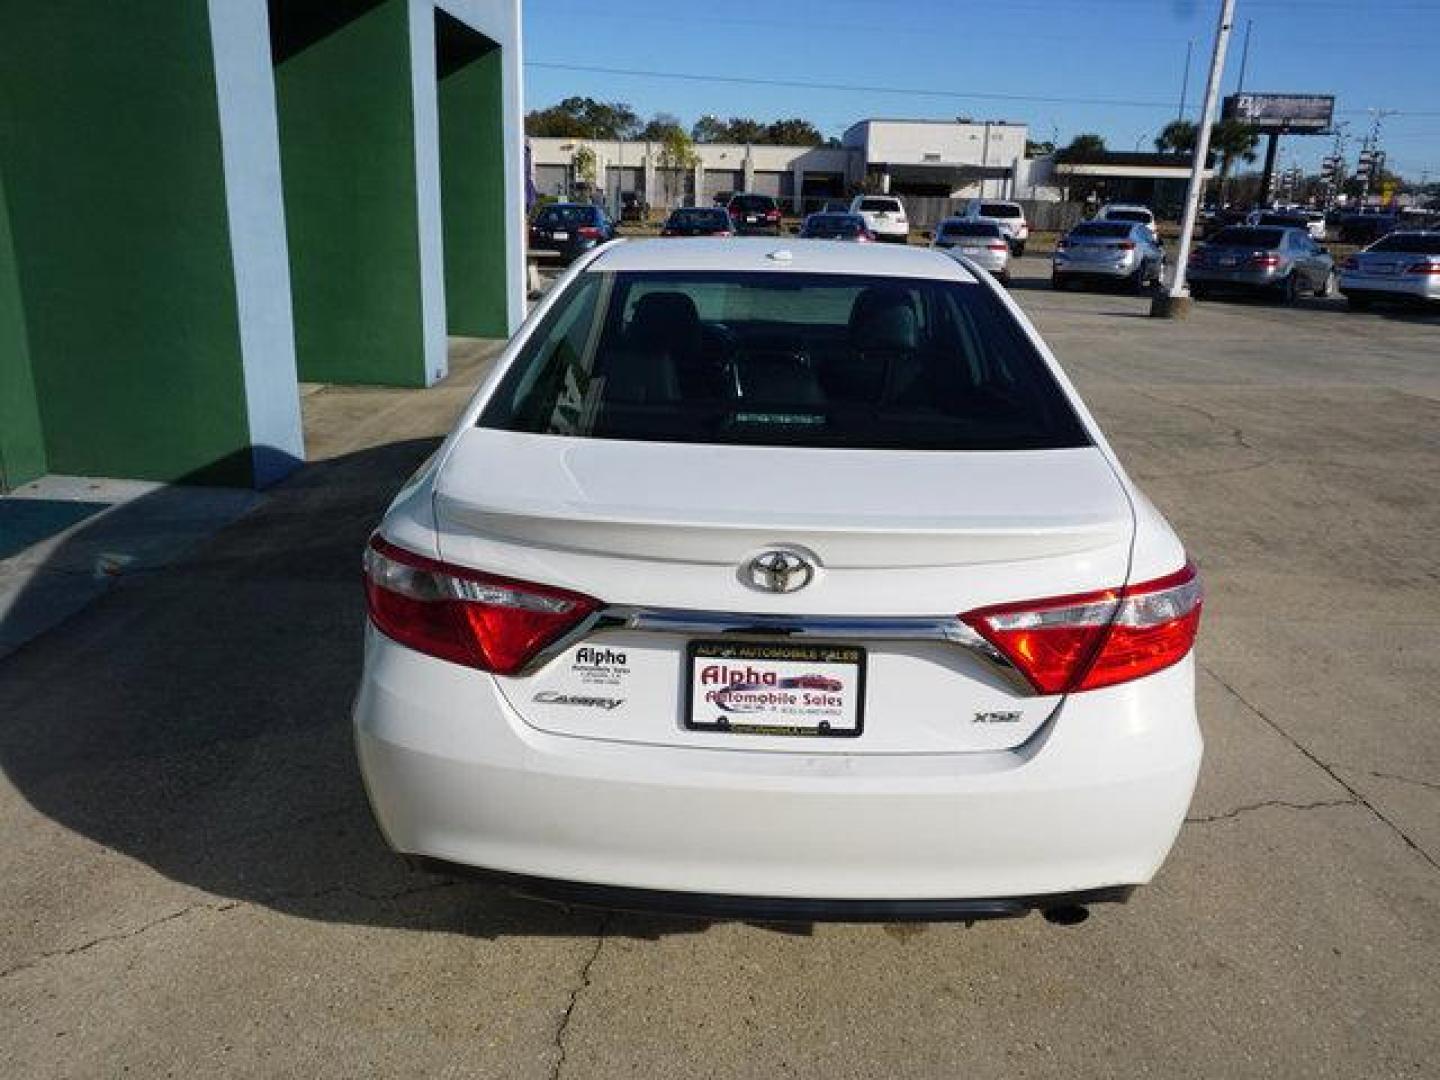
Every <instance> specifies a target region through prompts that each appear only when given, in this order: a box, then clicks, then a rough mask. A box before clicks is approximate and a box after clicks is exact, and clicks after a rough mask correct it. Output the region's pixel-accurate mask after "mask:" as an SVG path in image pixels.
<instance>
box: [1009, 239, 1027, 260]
mask: <svg viewBox="0 0 1440 1080" xmlns="http://www.w3.org/2000/svg"><path fill="white" fill-rule="evenodd" d="M1010 253H1011V254H1012V255H1014V256H1015V257H1016V258H1017V259H1018V258H1019V257H1020V256H1021V255H1024V254H1025V241H1024V240H1019V241H1017V242H1015V243H1013V244H1011V245H1010Z"/></svg>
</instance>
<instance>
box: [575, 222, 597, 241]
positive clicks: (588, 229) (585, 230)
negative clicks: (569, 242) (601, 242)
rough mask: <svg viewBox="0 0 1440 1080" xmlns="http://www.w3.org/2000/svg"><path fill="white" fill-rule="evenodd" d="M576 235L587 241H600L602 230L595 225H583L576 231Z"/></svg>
mask: <svg viewBox="0 0 1440 1080" xmlns="http://www.w3.org/2000/svg"><path fill="white" fill-rule="evenodd" d="M575 235H576V236H579V237H581V238H582V239H585V240H598V239H600V230H599V229H597V228H596V227H595V226H594V225H581V226H580V228H578V229H576V230H575Z"/></svg>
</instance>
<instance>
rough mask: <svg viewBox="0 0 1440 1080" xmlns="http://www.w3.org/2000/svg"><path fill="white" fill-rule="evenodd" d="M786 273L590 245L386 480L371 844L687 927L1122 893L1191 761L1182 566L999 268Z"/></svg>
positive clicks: (750, 252)
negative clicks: (445, 425) (429, 452)
mask: <svg viewBox="0 0 1440 1080" xmlns="http://www.w3.org/2000/svg"><path fill="white" fill-rule="evenodd" d="M776 254H777V252H776V250H775V246H774V242H773V241H762V240H746V239H737V240H734V241H731V242H728V243H726V244H716V243H714V242H712V241H708V240H666V241H661V240H653V241H638V242H635V243H629V244H617V245H614V246H610V247H606V248H604V249H602V250H601V251H599V252H596V253H594V254H593V255H592V256H590V257H588V258H587V259H586V260H585V262H584V263H582V264H581V265H580V266H579V267H578V268H577V270H576V272H575V273H574V274H573V275H571V277H570V278H569V279H568V280H567V281H565V282H564V283H563V284H562V285H560V286H559V287H558V288H556V289H554V290H552V291H551V293H550V294H548V295H547V296H546V298H545V299H544V300H543V301H541V304H540V307H539V308H538V310H537V311H536V312H535V317H533V318H531V319H528V320H527V321H526V322H525V324H524V326H523V328H522V329H521V331H520V334H519V336H518V337H517V338H516V339H515V340H514V341H512V342H511V343H510V345H509V346H508V347H507V348H506V349H505V351H504V352H503V353H502V354H501V355H500V357H499V358H498V359H497V360H496V368H495V372H494V377H493V378H490V379H487V380H485V383H484V385H483V387H482V388H481V389H480V390H479V391H478V393H477V394H476V396H475V398H474V399H473V400H472V401H471V403H470V404H469V406H468V407H467V408H466V409H465V410H464V412H463V414H462V415H461V417H460V419H459V421H458V423H457V424H456V426H455V428H454V430H453V431H452V433H451V434H450V436H449V438H448V439H446V440H445V442H444V443H443V444H442V446H441V448H440V449H439V450H438V451H437V453H436V454H435V455H434V456H433V457H432V458H431V459H430V460H429V462H428V463H427V464H426V465H425V466H424V467H423V468H422V469H421V471H420V472H419V473H418V474H417V475H416V476H415V477H413V478H411V480H410V481H409V482H408V483H407V484H406V486H405V487H404V489H403V490H402V491H401V493H400V494H399V495H398V496H397V497H396V500H395V502H394V503H393V504H392V505H391V507H390V509H389V511H388V512H387V513H386V514H385V516H384V519H383V520H382V521H381V522H380V524H379V527H378V528H377V529H376V531H375V533H374V534H373V536H372V537H371V540H370V542H369V544H368V546H367V551H366V554H365V578H366V598H367V602H368V611H369V623H368V627H367V629H366V634H365V661H364V669H363V674H362V676H361V681H360V688H359V694H358V697H357V700H356V704H355V712H354V720H355V734H356V748H357V753H358V756H359V761H360V767H361V771H362V773H363V775H364V780H365V790H366V792H367V793H368V796H369V799H370V803H371V806H372V807H373V809H374V812H375V815H376V817H377V819H378V821H379V824H380V831H381V833H382V835H383V836H384V837H385V839H386V840H387V841H388V843H389V844H390V845H391V847H393V848H394V849H395V850H397V851H398V852H401V853H404V854H406V855H408V856H411V857H413V858H415V859H417V860H419V861H421V862H422V863H424V862H429V863H431V864H440V865H449V866H452V867H457V866H458V867H460V868H468V869H471V870H479V871H480V872H485V873H489V874H490V875H491V876H492V877H494V878H496V879H498V880H499V881H501V882H502V883H507V884H509V885H511V886H512V887H516V888H519V889H521V890H523V891H525V892H526V893H529V894H531V895H541V896H545V895H550V896H564V897H568V898H569V899H570V901H571V902H587V901H588V902H591V903H598V904H600V905H602V906H604V905H609V906H615V907H623V908H633V907H641V908H662V909H668V910H672V911H685V912H688V913H690V914H692V915H698V916H719V917H725V918H736V917H740V918H754V919H804V920H807V921H810V920H815V919H827V918H828V919H877V918H883V919H886V920H894V919H899V918H915V919H925V920H933V919H947V918H951V919H969V918H974V917H976V916H977V915H992V916H993V915H1012V914H1021V913H1023V912H1025V911H1027V910H1029V909H1033V908H1041V909H1049V908H1073V906H1074V905H1075V904H1077V903H1079V904H1083V903H1092V902H1096V901H1102V900H1119V899H1123V898H1124V897H1126V896H1127V895H1128V894H1129V893H1130V891H1131V890H1132V889H1133V888H1134V887H1135V886H1137V885H1140V884H1142V883H1144V882H1146V881H1148V880H1149V879H1150V877H1151V876H1152V875H1153V874H1154V873H1155V872H1156V870H1157V869H1158V868H1159V866H1160V864H1161V863H1162V862H1163V860H1164V858H1165V856H1166V854H1167V853H1168V851H1169V850H1170V847H1171V845H1172V844H1173V842H1174V840H1175V838H1176V835H1177V833H1178V832H1179V830H1180V827H1181V824H1182V823H1183V821H1184V818H1185V814H1186V810H1187V807H1188V806H1189V803H1190V799H1191V795H1192V793H1193V790H1194V786H1195V780H1196V775H1197V771H1198V768H1199V765H1200V758H1201V752H1202V747H1201V735H1200V729H1199V726H1198V724H1197V721H1196V711H1195V671H1196V669H1195V661H1194V656H1193V644H1194V641H1195V636H1196V632H1197V628H1198V624H1199V619H1200V613H1201V604H1202V594H1201V586H1200V582H1199V580H1198V578H1197V575H1196V571H1195V569H1194V567H1193V566H1192V565H1191V564H1190V562H1189V561H1188V560H1187V558H1186V555H1185V551H1184V548H1183V547H1182V545H1181V543H1180V541H1179V540H1178V539H1177V537H1176V536H1175V534H1174V532H1173V531H1172V530H1171V528H1170V526H1169V525H1168V524H1167V523H1166V522H1165V520H1164V519H1163V518H1162V517H1161V516H1160V514H1159V512H1158V511H1157V510H1156V509H1155V508H1154V506H1153V505H1152V504H1151V503H1150V501H1149V500H1147V499H1146V498H1144V497H1143V496H1142V495H1141V493H1140V492H1139V491H1138V489H1137V488H1136V486H1135V484H1134V483H1133V481H1131V479H1130V478H1129V477H1128V476H1127V475H1126V473H1125V471H1124V469H1123V467H1122V466H1121V464H1120V462H1119V461H1118V460H1117V458H1116V457H1115V454H1114V452H1113V451H1112V450H1111V448H1110V446H1109V444H1108V443H1107V442H1106V440H1105V438H1104V436H1103V435H1102V434H1101V432H1100V431H1099V429H1098V427H1097V426H1096V424H1095V422H1094V420H1093V419H1092V418H1091V416H1090V413H1089V412H1088V411H1087V410H1086V409H1085V407H1084V406H1083V404H1082V403H1081V401H1080V399H1079V397H1078V395H1077V394H1076V392H1075V390H1074V389H1073V387H1072V386H1071V384H1070V383H1069V382H1068V381H1067V380H1066V379H1065V378H1064V377H1063V376H1062V374H1061V371H1060V368H1059V365H1058V363H1057V362H1056V360H1055V358H1054V356H1053V355H1051V353H1050V351H1049V350H1048V349H1047V348H1046V347H1045V346H1044V345H1043V344H1042V342H1041V340H1040V338H1039V337H1038V335H1037V332H1036V330H1035V328H1034V327H1033V326H1032V325H1031V324H1030V322H1029V321H1028V319H1027V318H1026V316H1025V315H1024V314H1023V313H1022V312H1021V311H1020V310H1019V309H1018V308H1016V307H1015V306H1013V305H1011V304H1010V303H1008V301H1007V299H1006V297H1005V296H1004V294H1003V292H1002V290H1001V289H1000V288H999V286H998V285H996V284H995V283H994V282H993V281H991V280H990V279H988V278H986V277H977V276H976V275H975V274H973V273H972V272H971V271H970V270H969V269H967V268H966V267H965V266H964V265H963V264H961V263H960V262H958V261H957V260H955V259H951V258H947V257H945V256H944V255H942V254H940V253H939V252H936V251H931V250H925V249H921V248H897V247H885V246H881V245H857V244H796V245H794V246H793V248H792V249H790V250H789V251H788V252H787V257H786V258H784V259H776V258H775V256H776ZM955 612H960V613H962V614H958V615H957V614H954V613H955ZM807 676H822V677H823V678H825V679H826V680H831V682H829V683H827V689H826V690H825V691H824V692H820V691H811V692H808V693H807V692H805V691H802V690H798V689H797V690H793V691H787V690H785V688H784V684H785V680H787V679H792V678H803V677H807ZM835 684H838V686H837V685H835ZM739 687H746V688H747V689H745V690H743V691H742V690H740V689H738V688H739Z"/></svg>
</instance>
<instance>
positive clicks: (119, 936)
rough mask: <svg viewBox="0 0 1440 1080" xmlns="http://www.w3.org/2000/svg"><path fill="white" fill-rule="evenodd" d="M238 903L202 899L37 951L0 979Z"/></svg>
mask: <svg viewBox="0 0 1440 1080" xmlns="http://www.w3.org/2000/svg"><path fill="white" fill-rule="evenodd" d="M240 905H241V901H239V900H226V901H223V902H222V903H218V904H217V903H211V902H208V901H203V900H202V901H200V902H198V903H194V904H190V905H188V906H187V907H183V908H181V909H180V910H178V911H172V912H170V913H169V914H168V915H162V916H160V917H159V918H158V919H151V920H150V921H149V922H147V923H142V924H141V925H140V926H136V927H132V928H131V929H129V930H122V931H120V932H118V933H113V934H99V935H97V936H96V937H93V938H91V939H90V940H89V941H84V942H81V943H80V944H79V945H72V946H70V947H69V948H68V949H51V950H49V951H47V952H42V953H38V954H36V955H35V956H32V957H31V958H30V959H28V960H22V961H20V962H19V963H18V964H12V965H11V966H10V967H7V968H5V969H4V970H0V979H8V978H9V977H10V976H11V975H16V974H19V973H20V972H22V971H26V970H28V969H30V968H32V967H36V966H38V965H40V964H43V963H45V961H47V960H53V959H55V958H56V957H63V956H76V955H78V954H79V953H83V952H89V951H90V950H91V949H93V948H95V947H96V946H97V945H105V944H108V943H110V942H113V941H128V940H129V939H130V938H136V937H139V936H140V935H141V934H147V933H149V932H150V931H151V930H154V929H155V928H156V927H157V926H164V925H165V924H166V923H172V922H175V921H177V920H179V919H183V918H185V917H187V916H189V915H191V914H193V913H194V912H197V911H230V910H231V909H232V908H237V907H239V906H240Z"/></svg>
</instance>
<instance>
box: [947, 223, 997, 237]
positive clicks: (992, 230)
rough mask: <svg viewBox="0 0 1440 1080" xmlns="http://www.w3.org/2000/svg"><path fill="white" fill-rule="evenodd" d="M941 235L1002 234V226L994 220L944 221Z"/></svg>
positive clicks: (992, 235) (995, 235)
mask: <svg viewBox="0 0 1440 1080" xmlns="http://www.w3.org/2000/svg"><path fill="white" fill-rule="evenodd" d="M940 235H941V236H988V237H991V238H995V237H998V236H999V235H1000V226H999V225H996V224H995V223H994V222H993V221H942V222H941V223H940Z"/></svg>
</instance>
